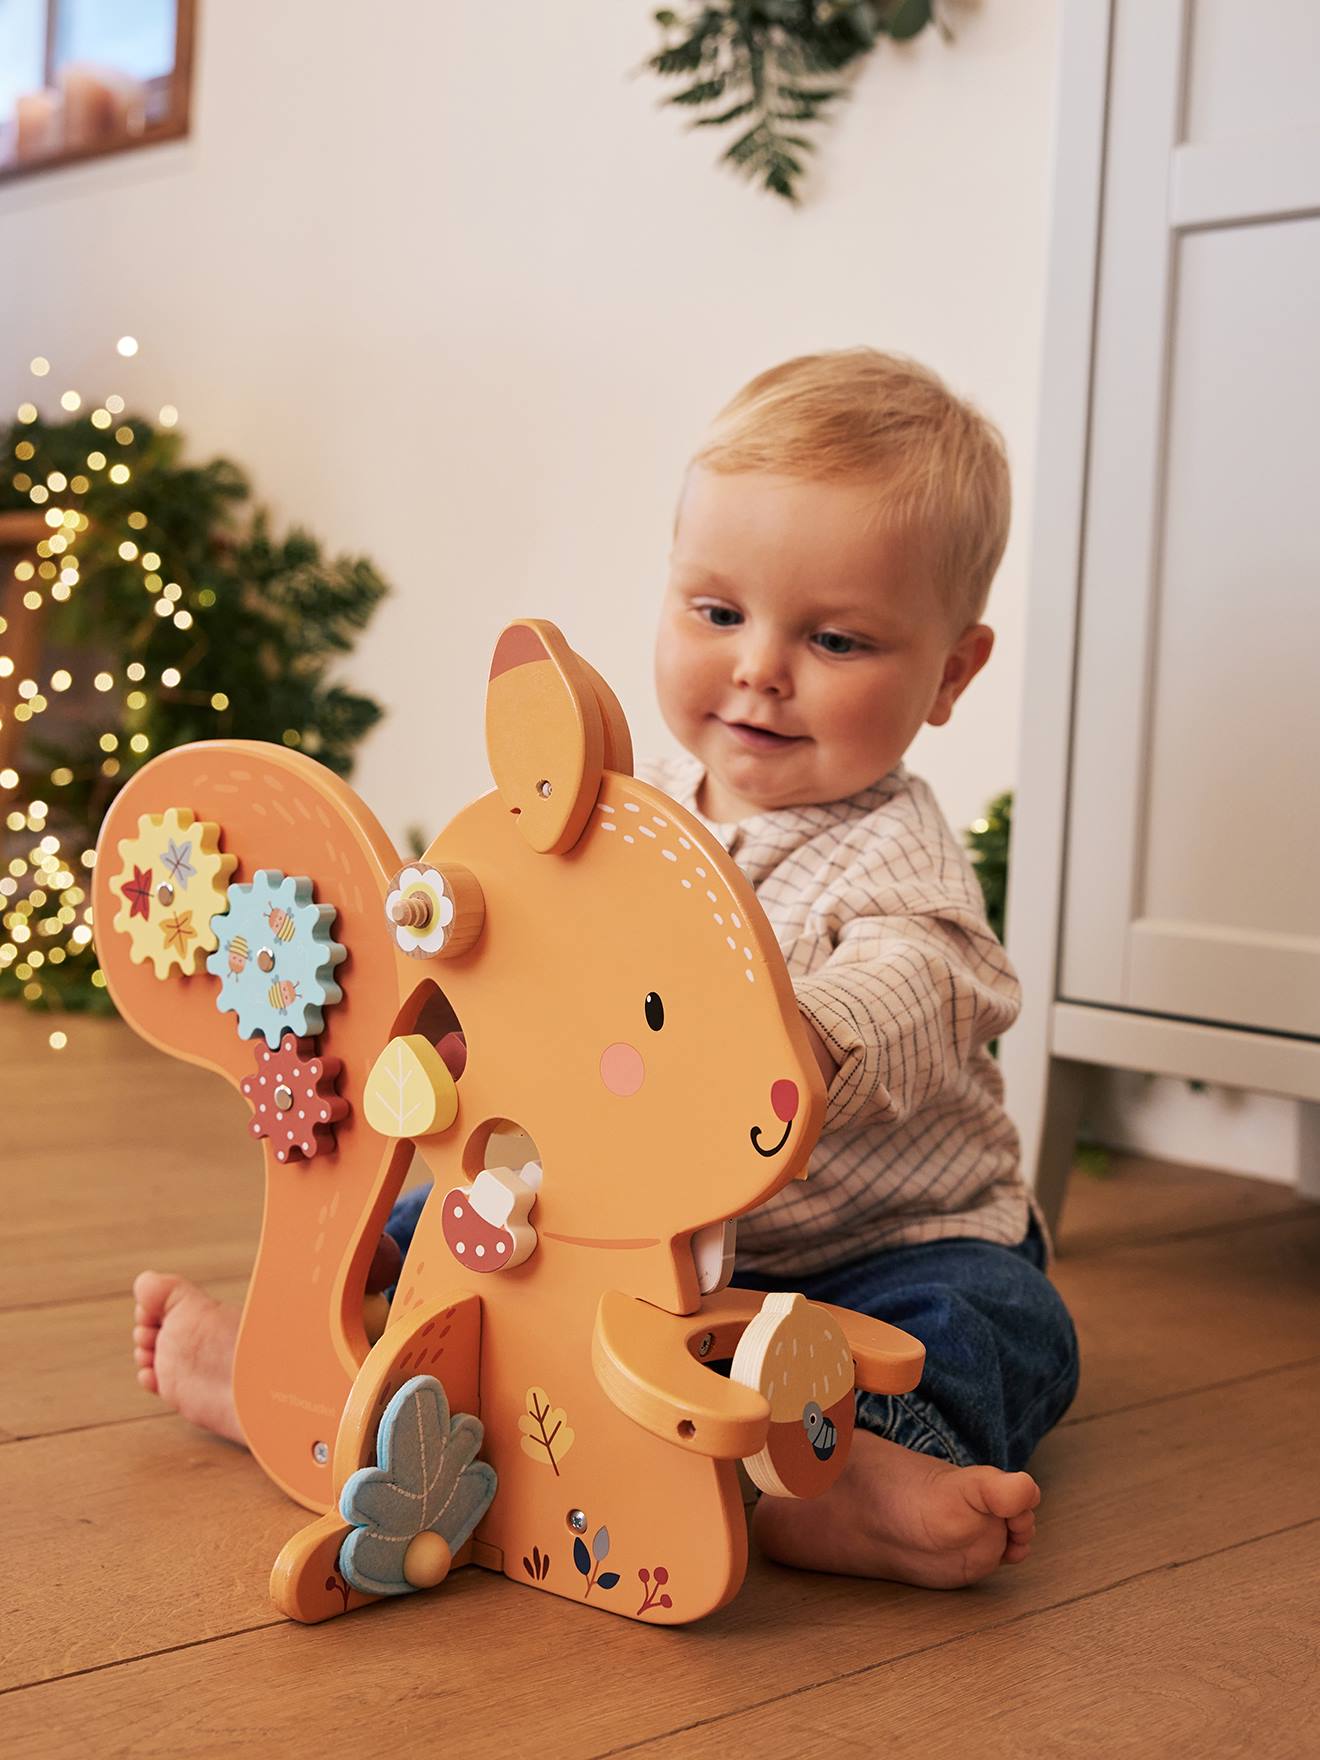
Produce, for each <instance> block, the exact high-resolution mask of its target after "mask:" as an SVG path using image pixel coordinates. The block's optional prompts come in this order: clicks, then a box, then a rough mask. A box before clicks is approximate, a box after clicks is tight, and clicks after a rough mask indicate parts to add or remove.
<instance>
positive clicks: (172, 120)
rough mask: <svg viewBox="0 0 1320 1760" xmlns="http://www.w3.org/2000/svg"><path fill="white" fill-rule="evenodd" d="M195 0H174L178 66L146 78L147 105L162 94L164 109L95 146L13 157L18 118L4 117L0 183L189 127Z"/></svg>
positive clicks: (50, 35)
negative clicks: (134, 128)
mask: <svg viewBox="0 0 1320 1760" xmlns="http://www.w3.org/2000/svg"><path fill="white" fill-rule="evenodd" d="M61 4H62V0H46V50H45V60H44V63H43V67H42V77H43V79H44V81H45V89H46V90H50V89H51V88H52V87H53V86H54V85H55V83H56V82H55V73H56V68H55V42H56V36H57V29H58V15H59V8H60V6H61ZM196 22H197V0H174V65H173V67H172V68H171V69H170V71H169V72H168V73H165V74H161V75H159V76H158V77H157V78H156V79H150V80H146V81H144V82H143V88H144V90H145V92H146V94H147V98H148V102H149V105H150V104H151V100H153V99H154V100H155V105H152V106H151V107H156V106H158V105H159V103H160V99H161V96H162V94H163V95H164V109H163V112H162V113H161V114H160V115H159V116H158V117H157V119H156V120H155V121H153V122H148V123H147V125H146V127H145V128H143V129H142V130H141V132H140V133H138V134H125V135H123V136H122V137H120V138H119V139H116V140H110V141H98V142H96V143H95V144H94V145H92V146H82V147H60V148H59V149H58V150H57V151H56V152H53V153H47V154H44V155H43V156H42V157H41V158H33V159H22V160H19V159H15V158H12V157H10V156H9V155H10V154H12V152H13V150H14V146H15V144H16V143H15V136H16V133H17V123H16V121H15V119H14V118H13V117H12V116H11V117H9V118H6V119H3V120H0V146H3V148H4V150H5V155H6V156H5V157H4V158H0V184H5V183H11V182H14V181H15V180H16V179H18V178H20V177H31V176H34V175H36V174H38V173H40V172H43V171H56V170H59V169H60V168H61V167H63V166H65V165H80V164H86V163H88V162H89V161H91V160H94V159H103V158H106V157H108V156H109V155H111V154H113V153H124V152H129V151H132V150H135V149H136V148H138V147H154V146H156V145H157V144H158V143H159V142H161V141H170V140H179V139H181V138H182V137H183V136H184V135H186V134H187V133H188V132H189V128H190V125H191V120H192V65H193V44H194V40H195V36H196Z"/></svg>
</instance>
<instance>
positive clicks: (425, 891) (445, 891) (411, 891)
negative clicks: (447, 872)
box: [385, 865, 454, 959]
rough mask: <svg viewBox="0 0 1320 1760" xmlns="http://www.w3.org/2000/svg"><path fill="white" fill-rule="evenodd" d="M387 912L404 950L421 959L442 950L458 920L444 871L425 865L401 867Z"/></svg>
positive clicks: (387, 903)
mask: <svg viewBox="0 0 1320 1760" xmlns="http://www.w3.org/2000/svg"><path fill="white" fill-rule="evenodd" d="M385 915H386V916H387V917H388V918H389V920H390V924H391V926H392V927H393V929H394V939H395V941H396V942H397V943H398V945H399V947H400V949H401V951H402V952H404V953H409V954H413V955H414V956H415V957H417V958H419V959H427V958H429V957H430V956H431V955H432V954H435V953H439V952H440V949H441V948H442V947H443V946H444V944H445V940H446V938H447V936H448V934H449V926H450V924H451V923H452V922H453V920H454V901H453V899H452V898H451V897H450V896H449V888H448V887H447V886H446V885H445V878H444V875H443V874H441V873H440V871H439V870H438V869H437V868H428V867H424V866H421V865H418V866H416V867H411V868H403V869H401V870H400V872H399V873H398V875H397V876H396V877H395V881H394V886H393V889H392V890H391V891H390V892H389V893H388V895H387V896H386V899H385Z"/></svg>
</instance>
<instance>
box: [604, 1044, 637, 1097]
mask: <svg viewBox="0 0 1320 1760" xmlns="http://www.w3.org/2000/svg"><path fill="white" fill-rule="evenodd" d="M600 1079H601V1081H602V1082H604V1084H605V1086H606V1087H607V1088H608V1089H609V1091H610V1093H611V1094H618V1095H620V1096H621V1097H623V1098H625V1099H626V1098H627V1096H628V1095H629V1094H635V1093H636V1092H637V1090H638V1089H639V1088H640V1087H641V1085H642V1083H643V1082H644V1081H645V1080H646V1065H645V1064H644V1063H643V1062H642V1054H641V1052H640V1051H638V1050H637V1049H636V1048H635V1047H634V1046H632V1045H625V1044H624V1043H623V1042H622V1040H620V1042H619V1043H618V1044H617V1045H607V1046H606V1047H605V1049H604V1051H602V1052H601V1054H600Z"/></svg>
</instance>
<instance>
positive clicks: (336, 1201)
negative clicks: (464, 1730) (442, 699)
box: [94, 620, 923, 1624]
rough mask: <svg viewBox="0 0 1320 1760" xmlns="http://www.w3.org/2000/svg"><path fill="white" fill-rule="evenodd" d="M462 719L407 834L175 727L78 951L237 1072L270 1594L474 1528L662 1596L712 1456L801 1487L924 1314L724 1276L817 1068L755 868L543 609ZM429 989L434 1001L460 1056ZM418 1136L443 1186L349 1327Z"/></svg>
mask: <svg viewBox="0 0 1320 1760" xmlns="http://www.w3.org/2000/svg"><path fill="white" fill-rule="evenodd" d="M486 737H487V748H488V752H489V756H490V762H491V769H492V772H493V774H494V778H495V784H496V786H495V789H494V791H493V792H492V793H489V794H486V795H484V796H483V797H482V798H480V799H479V800H477V801H475V802H473V803H472V805H470V806H469V807H466V808H465V809H464V810H463V811H462V812H460V813H459V814H458V815H457V817H456V818H455V819H454V820H453V821H452V822H451V823H450V825H449V826H448V827H447V828H446V829H445V830H444V831H443V832H441V834H440V835H439V836H438V837H437V838H436V839H435V840H434V842H433V843H432V844H431V846H430V848H429V849H428V850H427V851H426V853H425V855H423V856H421V857H419V858H417V859H416V860H414V861H404V860H402V859H401V858H400V856H399V855H398V853H397V852H396V851H395V849H394V848H393V846H392V845H391V843H390V840H389V839H388V837H387V836H386V835H385V833H384V831H383V830H382V829H381V827H380V825H379V824H378V823H377V822H376V820H375V819H374V818H373V817H372V815H371V814H370V812H369V811H368V810H367V809H366V807H365V806H364V805H363V804H362V802H361V801H360V800H359V799H358V797H357V796H356V794H354V793H353V791H352V790H351V789H350V788H349V787H348V785H347V784H346V783H344V782H343V781H342V780H340V779H339V778H338V777H336V776H334V775H333V774H331V773H330V772H329V771H327V770H325V769H324V768H322V767H321V766H320V765H318V764H316V763H314V762H313V761H312V760H310V759H309V758H306V757H304V756H301V755H300V754H298V753H295V752H291V751H286V750H283V749H281V748H279V747H275V746H267V745H260V744H252V743H244V742H239V741H211V742H207V743H204V744H198V745H192V746H186V747H183V748H181V749H179V750H176V751H172V752H167V753H165V754H163V755H162V756H161V757H159V758H157V759H155V760H154V761H153V762H152V763H150V764H148V765H147V766H145V767H144V768H143V769H142V770H141V771H139V772H138V773H137V775H135V776H134V777H133V778H132V779H131V781H129V782H128V783H127V784H126V786H125V787H124V788H123V790H122V791H121V792H120V794H119V795H118V796H117V798H116V800H115V801H114V803H113V805H112V807H111V809H110V811H109V813H108V815H107V817H106V820H105V824H104V826H103V828H102V832H101V837H100V842H99V846H98V850H97V861H96V867H95V911H94V920H95V928H96V946H97V953H98V956H99V958H100V962H101V965H102V968H103V970H104V972H105V975H106V980H107V983H108V985H109V989H110V992H111V995H112V997H113V998H114V1001H115V1003H116V1005H117V1007H118V1009H119V1011H120V1013H121V1014H122V1016H123V1017H124V1019H125V1020H126V1021H127V1022H128V1023H129V1025H130V1026H132V1027H133V1028H134V1029H135V1030H136V1031H137V1032H138V1033H140V1034H141V1035H142V1036H143V1037H144V1038H146V1039H148V1040H150V1041H151V1042H152V1043H153V1044H155V1045H157V1046H159V1047H160V1048H161V1049H162V1050H163V1051H166V1052H168V1053H169V1054H170V1055H172V1056H175V1057H182V1058H185V1059H187V1060H188V1061H190V1062H193V1063H199V1064H202V1065H204V1066H205V1067H207V1068H210V1069H214V1070H216V1071H218V1072H220V1073H221V1074H222V1075H223V1076H225V1077H226V1079H227V1080H228V1081H229V1082H230V1083H231V1084H232V1085H233V1086H235V1087H236V1088H239V1089H240V1090H241V1091H242V1093H243V1094H244V1095H245V1097H246V1098H247V1100H248V1103H249V1106H250V1108H251V1117H250V1121H249V1125H248V1129H249V1132H250V1134H251V1135H252V1136H253V1137H254V1138H255V1139H257V1140H259V1141H260V1142H261V1144H262V1146H263V1150H264V1157H265V1179H266V1196H265V1210H264V1216H263V1223H262V1231H261V1243H260V1247H259V1249H258V1253H257V1258H256V1263H255V1265H254V1268H253V1272H252V1278H251V1283H250V1286H249V1289H248V1295H247V1300H246V1304H245V1307H244V1311H243V1321H242V1326H241V1330H240V1332H239V1337H238V1345H237V1353H236V1358H235V1366H234V1398H235V1403H236V1406H237V1409H238V1415H239V1420H240V1423H241V1424H242V1427H243V1431H244V1434H245V1436H246V1437H247V1440H248V1443H249V1445H250V1447H251V1450H252V1453H253V1454H254V1455H255V1457H256V1459H257V1460H258V1461H259V1462H260V1464H261V1466H262V1467H263V1468H264V1470H265V1471H266V1472H267V1473H268V1474H269V1475H270V1477H271V1478H272V1479H274V1480H275V1482H276V1483H277V1484H279V1485H280V1486H282V1487H283V1489H284V1490H285V1491H287V1492H288V1493H289V1495H290V1496H291V1497H294V1498H296V1499H297V1500H298V1501H299V1502H300V1503H303V1504H305V1505H306V1506H307V1507H308V1508H309V1509H311V1510H313V1511H316V1512H318V1513H317V1519H315V1520H313V1521H312V1522H310V1523H309V1525H308V1526H307V1527H306V1528H304V1529H303V1530H301V1531H300V1532H299V1533H297V1534H296V1535H295V1536H294V1537H293V1539H292V1540H290V1542H289V1543H288V1545H287V1546H285V1548H284V1550H283V1551H282V1552H281V1554H280V1556H279V1559H278V1560H277V1561H276V1564H275V1569H274V1573H273V1576H272V1581H271V1588H272V1594H273V1596H274V1599H275V1601H276V1603H277V1605H278V1606H279V1607H280V1608H281V1609H282V1610H283V1611H284V1612H285V1613H286V1614H288V1615H289V1616H290V1617H292V1618H294V1619H298V1620H302V1621H307V1622H311V1621H316V1620H322V1619H327V1618H330V1617H332V1616H333V1615H335V1614H339V1613H342V1612H345V1611H347V1610H348V1609H351V1608H354V1607H358V1606H362V1605H364V1604H366V1603H367V1602H369V1601H371V1600H374V1599H377V1598H379V1597H381V1596H384V1595H390V1594H401V1593H406V1592H409V1591H414V1590H417V1589H421V1588H426V1587H432V1586H434V1585H435V1584H437V1583H439V1582H440V1581H441V1580H442V1579H443V1578H444V1576H445V1575H446V1574H447V1572H448V1571H449V1570H450V1569H451V1568H452V1567H454V1566H456V1565H462V1564H466V1563H473V1564H477V1565H481V1566H485V1567H486V1568H488V1569H492V1570H499V1571H502V1572H503V1573H504V1574H505V1576H507V1577H510V1578H512V1579H514V1580H515V1581H518V1582H521V1583H523V1584H525V1585H527V1586H529V1587H531V1588H535V1589H541V1590H548V1591H550V1592H551V1593H554V1594H558V1595H561V1596H565V1597H567V1598H569V1599H571V1600H577V1601H583V1602H586V1603H588V1604H589V1605H591V1606H594V1607H599V1608H604V1609H606V1610H607V1611H609V1612H613V1613H620V1614H623V1615H625V1616H626V1617H629V1618H633V1619H642V1620H650V1621H654V1622H656V1623H660V1624H677V1623H682V1622H685V1621H689V1620H694V1619H698V1618H700V1617H701V1616H703V1615H704V1614H707V1613H710V1612H712V1611H713V1610H714V1609H715V1608H718V1607H720V1606H722V1605H723V1604H724V1603H725V1602H727V1601H728V1600H729V1599H731V1597H732V1596H733V1595H735V1594H736V1593H737V1590H738V1587H739V1585H740V1583H741V1581H742V1578H743V1574H744V1571H745V1568H746V1560H747V1539H746V1523H745V1518H744V1512H743V1508H742V1501H741V1497H740V1493H739V1488H738V1478H737V1468H736V1463H737V1462H738V1461H739V1460H742V1461H743V1462H744V1463H745V1464H746V1466H747V1470H748V1472H749V1473H750V1474H751V1476H752V1477H753V1479H754V1480H755V1481H756V1483H757V1484H758V1485H759V1486H760V1487H761V1488H762V1489H763V1490H765V1491H767V1492H769V1493H771V1494H774V1495H779V1496H797V1497H805V1496H814V1495H817V1494H819V1493H820V1492H821V1491H823V1490H824V1489H826V1488H827V1486H828V1485H829V1484H831V1483H832V1482H833V1481H834V1479H835V1478H836V1477H837V1476H838V1474H839V1473H840V1472H841V1471H842V1470H843V1467H844V1464H845V1461H846V1459H847V1455H848V1447H849V1443H850V1440H851V1435H852V1426H853V1410H854V1386H858V1387H862V1388H866V1389H869V1390H871V1391H875V1392H882V1393H899V1392H904V1391H907V1390H908V1389H910V1388H912V1387H914V1386H915V1385H916V1383H917V1381H918V1379H919V1377H920V1373H921V1366H922V1358H923V1351H922V1347H921V1345H920V1344H918V1343H917V1342H916V1341H915V1340H914V1339H912V1338H910V1337H908V1335H907V1334H905V1333H902V1332H899V1331H898V1330H896V1329H895V1328H893V1327H891V1326H887V1325H885V1324H884V1323H882V1322H880V1321H876V1320H872V1319H869V1318H867V1317H865V1316H863V1315H859V1314H854V1313H850V1312H848V1311H846V1310H842V1309H837V1308H832V1307H827V1306H824V1305H821V1304H818V1303H811V1302H808V1301H806V1300H805V1299H804V1298H803V1297H802V1296H798V1295H771V1296H763V1295H762V1294H761V1293H759V1292H752V1291H742V1290H733V1289H729V1288H727V1287H725V1285H726V1283H727V1279H728V1275H729V1273H730V1271H731V1268H732V1246H733V1226H734V1224H733V1218H735V1217H736V1216H737V1215H738V1214H740V1213H741V1212H744V1211H747V1210H750V1209H753V1208H754V1207H755V1206H757V1205H759V1204H762V1203H764V1202H765V1200H766V1199H767V1198H769V1197H770V1196H771V1195H772V1194H773V1193H775V1192H776V1191H778V1190H779V1189H780V1188H781V1187H782V1186H784V1185H785V1184H786V1183H787V1182H788V1181H789V1180H791V1179H794V1178H802V1177H805V1174H806V1170H807V1163H808V1158H809V1156H810V1154H811V1151H812V1148H813V1147H814V1145H815V1142H816V1139H817V1136H818V1134H819V1131H820V1127H821V1122H822V1119H823V1116H824V1110H825V1094H824V1088H823V1085H822V1082H821V1078H820V1074H819V1071H818V1070H817V1067H816V1064H815V1061H814V1059H813V1058H812V1056H811V1053H810V1051H809V1048H808V1044H807V1039H806V1035H805V1032H804V1030H803V1027H802V1024H801V1021H800V1018H799V1015H798V1011H797V1007H796V1004H795V1001H794V996H793V988H792V985H791V983H790V980H789V977H788V972H787V969H786V967H785V965H784V961H783V957H782V955H781V953H780V951H779V947H778V945H777V944H776V941H775V938H774V934H773V932H772V930H771V928H770V926H769V924H768V922H767V921H766V919H765V916H764V914H763V913H762V910H761V908H760V906H759V904H758V903H757V901H756V898H755V896H754V894H753V892H752V888H751V886H750V884H749V883H748V882H747V880H746V879H745V878H744V876H743V875H742V873H741V872H740V870H739V869H738V867H737V865H736V863H735V862H734V861H733V860H732V859H731V858H730V857H729V855H728V854H727V853H726V852H725V851H724V849H723V848H722V847H721V846H720V845H719V844H718V843H717V842H716V841H715V839H714V838H713V837H712V835H711V833H710V832H709V831H708V830H707V829H706V828H705V827H704V826H703V825H702V824H700V822H699V821H698V820H696V819H695V818H694V817H693V816H692V815H691V814H689V813H687V812H685V811H684V810H683V809H682V808H681V807H679V806H678V805H677V804H676V803H675V802H674V801H672V800H670V799H669V798H668V796H666V795H665V794H663V793H662V792H661V791H660V790H658V789H656V788H653V787H651V786H650V785H648V784H646V783H644V782H641V781H639V780H637V779H635V778H634V776H633V774H632V748H631V741H630V738H629V733H628V727H627V723H626V721H625V719H624V716H623V712H622V710H621V709H620V707H619V704H618V702H617V700H616V698H615V696H614V694H613V692H612V691H611V690H610V689H609V687H608V686H607V685H606V684H605V683H604V681H603V680H602V679H601V678H600V677H599V676H598V674H597V673H596V672H595V671H594V670H593V669H592V668H591V667H590V666H589V665H587V663H586V662H585V661H584V660H582V659H581V658H580V657H579V656H578V655H577V654H576V653H574V652H573V650H572V649H571V648H570V647H569V646H568V644H567V643H566V642H565V640H564V638H563V636H562V635H561V634H560V633H559V631H558V630H557V629H556V628H555V627H554V626H553V625H552V624H549V623H544V622H539V621H535V620H528V621H522V622H518V623H514V624H511V625H510V626H509V628H508V629H506V630H505V631H504V633H503V635H502V636H501V637H500V639H499V642H498V643H497V645H496V648H495V653H494V657H493V661H492V664H491V669H490V681H489V686H488V692H487V703H486ZM438 761H439V760H438V758H437V759H436V760H432V762H433V763H434V762H438ZM427 768H428V765H427V763H426V761H425V760H424V761H423V762H422V763H419V771H420V772H421V773H422V775H423V776H424V775H425V773H426V769H427ZM424 1015H425V1017H426V1020H427V1021H430V1022H432V1023H434V1022H435V1021H436V1020H442V1021H444V1022H445V1023H446V1024H447V1026H448V1027H449V1029H450V1030H451V1031H453V1030H460V1031H461V1033H462V1036H463V1039H464V1041H465V1043H466V1053H467V1055H466V1063H465V1065H464V1066H463V1067H462V1070H461V1074H460V1075H459V1076H458V1079H457V1080H455V1079H454V1077H452V1076H451V1074H450V1071H449V1068H448V1067H447V1065H446V1063H445V1061H444V1060H443V1059H442V1058H441V1056H440V1054H439V1053H438V1052H437V1050H436V1048H435V1043H434V1041H435V1039H436V1038H437V1037H438V1036H439V1035H438V1033H437V1032H436V1030H435V1028H434V1026H433V1025H432V1027H431V1030H430V1031H425V1032H424V1031H419V1030H418V1027H419V1023H421V1022H423V1016H424ZM423 1024H424V1023H423ZM418 1144H420V1145H422V1146H423V1147H424V1150H425V1154H426V1159H427V1162H428V1163H429V1165H430V1167H431V1169H432V1170H433V1172H434V1174H435V1187H434V1190H433V1192H432V1194H431V1196H430V1198H429V1199H428V1201H427V1203H426V1206H425V1208H424V1210H423V1212H422V1216H421V1220H420V1222H419V1225H418V1228H417V1233H416V1236H415V1238H414V1241H413V1244H412V1247H411V1250H410V1251H409V1254H408V1257H407V1260H406V1261H405V1264H404V1268H403V1271H402V1274H401V1277H400V1281H399V1285H398V1289H397V1292H396V1294H395V1298H394V1301H393V1303H392V1305H391V1306H390V1308H389V1310H388V1315H387V1316H384V1317H383V1319H384V1325H383V1330H381V1331H380V1335H379V1337H378V1338H377V1339H376V1341H375V1342H374V1344H373V1343H371V1342H370V1340H369V1336H368V1325H367V1318H366V1315H365V1313H364V1308H365V1307H366V1305H367V1304H364V1296H363V1289H364V1284H365V1279H366V1274H367V1269H368V1266H369V1264H370V1261H371V1257H372V1253H373V1250H374V1248H375V1245H376V1243H377V1241H378V1240H379V1238H380V1235H381V1232H382V1229H383V1226H384V1223H385V1221H386V1218H387V1217H388V1215H389V1211H390V1208H391V1205H392V1203H393V1201H394V1199H395V1197H396V1196H397V1194H398V1192H399V1189H400V1187H401V1185H402V1183H403V1179H404V1176H405V1173H406V1171H407V1166H408V1162H409V1160H410V1159H411V1156H412V1153H413V1148H414V1146H415V1145H418ZM368 1301H369V1299H368ZM373 1330H376V1329H375V1328H373ZM730 1359H732V1370H731V1372H730V1373H729V1374H728V1375H727V1376H726V1375H723V1374H719V1373H716V1372H715V1371H714V1369H713V1368H712V1367H711V1365H713V1364H719V1363H727V1362H728V1361H729V1360H730Z"/></svg>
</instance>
